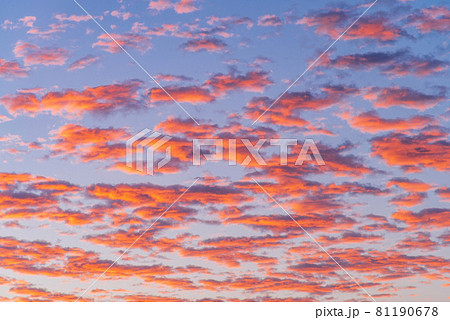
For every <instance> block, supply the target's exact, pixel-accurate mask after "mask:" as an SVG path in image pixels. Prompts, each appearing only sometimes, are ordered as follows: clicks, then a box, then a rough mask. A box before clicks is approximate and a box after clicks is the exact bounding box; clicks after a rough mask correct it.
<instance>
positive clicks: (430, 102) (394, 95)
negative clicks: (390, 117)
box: [364, 87, 445, 110]
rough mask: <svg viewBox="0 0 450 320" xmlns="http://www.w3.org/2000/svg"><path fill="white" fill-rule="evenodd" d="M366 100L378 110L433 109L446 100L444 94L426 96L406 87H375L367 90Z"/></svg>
mask: <svg viewBox="0 0 450 320" xmlns="http://www.w3.org/2000/svg"><path fill="white" fill-rule="evenodd" d="M364 98H365V99H367V100H369V101H371V102H372V103H373V105H374V106H375V107H378V108H389V107H392V106H401V107H405V108H410V109H418V110H426V109H430V108H433V107H434V106H435V105H436V104H438V103H439V102H441V101H443V100H445V96H444V95H443V94H434V95H433V94H425V93H421V92H419V91H416V90H413V89H410V88H405V87H391V88H378V87H373V88H370V89H368V90H367V92H366V93H365V95H364Z"/></svg>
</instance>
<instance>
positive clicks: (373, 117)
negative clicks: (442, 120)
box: [348, 111, 435, 133]
mask: <svg viewBox="0 0 450 320" xmlns="http://www.w3.org/2000/svg"><path fill="white" fill-rule="evenodd" d="M434 122H435V120H434V118H433V117H431V116H413V117H410V118H394V119H385V118H381V117H380V116H379V115H378V113H377V112H376V111H368V112H364V113H361V114H359V115H356V116H354V117H351V118H350V119H349V120H348V123H349V125H350V126H352V127H353V128H356V129H358V130H360V131H362V132H369V133H378V132H381V131H396V132H399V131H409V130H416V129H421V128H423V127H425V126H427V125H432V124H434Z"/></svg>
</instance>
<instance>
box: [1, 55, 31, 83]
mask: <svg viewBox="0 0 450 320" xmlns="http://www.w3.org/2000/svg"><path fill="white" fill-rule="evenodd" d="M27 76H28V69H26V68H23V67H21V66H20V64H19V63H18V62H16V61H6V60H5V59H0V77H2V78H7V79H11V78H24V77H27Z"/></svg>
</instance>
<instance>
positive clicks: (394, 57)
mask: <svg viewBox="0 0 450 320" xmlns="http://www.w3.org/2000/svg"><path fill="white" fill-rule="evenodd" d="M329 64H330V65H331V66H333V67H336V68H339V69H354V70H371V69H373V68H375V67H377V68H379V69H380V71H381V72H382V73H384V74H387V75H390V76H395V77H403V76H408V75H415V76H419V77H423V76H428V75H431V74H433V73H436V72H440V71H443V70H445V69H446V68H447V67H448V63H447V62H445V61H442V60H438V59H435V58H433V57H431V56H423V57H418V56H414V55H411V54H409V53H408V52H407V51H406V50H399V51H395V52H368V53H363V54H352V55H345V56H339V57H337V58H336V59H331V60H330V62H329Z"/></svg>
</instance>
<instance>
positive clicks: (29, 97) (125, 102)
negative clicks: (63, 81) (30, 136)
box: [0, 80, 142, 117]
mask: <svg viewBox="0 0 450 320" xmlns="http://www.w3.org/2000/svg"><path fill="white" fill-rule="evenodd" d="M141 85H142V83H141V82H140V81H138V80H133V81H127V82H123V83H120V84H112V85H104V86H98V87H86V88H85V89H84V90H82V91H76V90H73V89H67V90H64V91H52V92H49V93H47V94H45V95H44V96H42V97H39V96H37V95H36V94H34V93H17V94H7V95H5V96H3V97H1V98H0V102H1V103H2V104H4V105H5V107H6V108H7V109H8V112H10V113H11V114H12V115H20V114H28V115H31V116H34V115H36V114H39V113H47V112H48V113H50V114H52V115H59V116H68V117H79V116H81V115H82V114H83V113H85V112H93V113H108V112H112V111H113V110H117V109H121V108H123V107H136V106H137V102H138V99H139V94H138V89H139V88H140V87H141Z"/></svg>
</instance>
